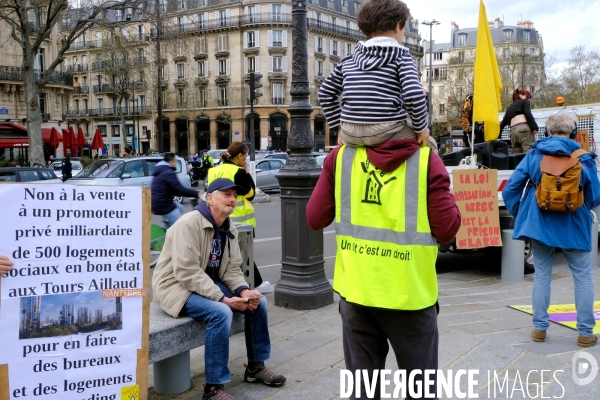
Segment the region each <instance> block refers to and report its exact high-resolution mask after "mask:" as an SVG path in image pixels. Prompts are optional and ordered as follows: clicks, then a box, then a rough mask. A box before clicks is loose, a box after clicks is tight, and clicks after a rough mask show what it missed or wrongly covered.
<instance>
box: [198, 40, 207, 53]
mask: <svg viewBox="0 0 600 400" xmlns="http://www.w3.org/2000/svg"><path fill="white" fill-rule="evenodd" d="M196 54H206V38H205V37H202V38H197V39H196Z"/></svg>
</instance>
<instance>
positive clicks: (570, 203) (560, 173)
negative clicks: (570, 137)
mask: <svg viewBox="0 0 600 400" xmlns="http://www.w3.org/2000/svg"><path fill="white" fill-rule="evenodd" d="M584 154H587V151H585V150H583V149H578V150H575V151H574V152H573V153H571V157H554V156H543V157H542V161H541V162H540V170H541V172H542V180H541V182H540V183H538V184H537V186H536V191H535V198H536V199H537V203H538V206H539V207H540V209H541V210H543V211H558V212H574V211H577V209H578V208H579V207H581V205H582V204H583V188H582V187H581V185H580V182H581V168H582V167H581V162H580V161H579V157H580V156H582V155H584Z"/></svg>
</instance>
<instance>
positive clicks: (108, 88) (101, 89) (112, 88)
mask: <svg viewBox="0 0 600 400" xmlns="http://www.w3.org/2000/svg"><path fill="white" fill-rule="evenodd" d="M93 88H94V93H114V92H118V91H120V90H121V88H119V87H117V85H113V84H112V83H103V84H101V85H94V86H93Z"/></svg>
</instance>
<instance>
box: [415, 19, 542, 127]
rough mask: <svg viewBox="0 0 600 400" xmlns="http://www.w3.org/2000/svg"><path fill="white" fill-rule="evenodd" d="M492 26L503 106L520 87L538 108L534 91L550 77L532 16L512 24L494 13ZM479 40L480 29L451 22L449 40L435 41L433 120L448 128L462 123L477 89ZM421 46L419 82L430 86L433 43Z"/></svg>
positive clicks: (537, 91)
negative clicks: (465, 102) (475, 69)
mask: <svg viewBox="0 0 600 400" xmlns="http://www.w3.org/2000/svg"><path fill="white" fill-rule="evenodd" d="M489 26H490V33H491V36H492V41H493V43H494V49H495V51H496V59H497V61H498V69H499V72H500V76H501V78H502V86H503V88H504V90H503V92H502V93H501V95H500V99H501V101H502V109H503V110H506V108H507V107H508V106H509V105H510V104H511V103H512V93H513V91H514V90H515V89H517V88H521V87H522V88H525V89H527V90H529V92H530V93H531V94H532V96H533V98H532V106H533V107H535V96H536V93H539V91H540V90H541V89H542V87H543V85H544V83H545V81H546V75H545V68H544V44H543V41H542V36H541V34H540V33H539V31H538V30H537V29H535V28H534V24H533V22H531V21H519V22H518V23H517V24H516V25H515V26H508V25H504V23H503V21H502V20H501V19H500V18H496V19H495V20H494V21H491V22H490V25H489ZM476 44H477V28H462V29H461V28H459V26H458V25H457V24H456V23H454V22H452V23H451V31H450V42H444V43H441V42H440V43H436V41H434V42H433V46H431V60H432V62H431V71H432V74H431V76H432V78H433V79H432V94H433V95H432V107H433V122H441V123H445V124H446V125H447V129H449V130H450V129H452V127H459V126H460V123H459V121H458V120H459V118H460V110H461V106H462V103H463V100H464V99H465V97H466V96H467V94H469V93H472V91H473V65H474V62H475V46H476ZM423 45H424V48H425V56H424V58H423V63H422V64H421V65H422V68H421V82H422V84H423V87H424V88H425V90H428V86H429V76H430V75H429V70H430V63H429V60H430V54H429V50H430V44H429V42H428V41H423Z"/></svg>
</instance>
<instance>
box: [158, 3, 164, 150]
mask: <svg viewBox="0 0 600 400" xmlns="http://www.w3.org/2000/svg"><path fill="white" fill-rule="evenodd" d="M165 3H166V2H165ZM162 4H163V1H157V2H156V66H157V78H156V82H157V87H156V90H157V95H156V113H157V114H158V115H157V119H158V123H157V124H156V125H157V128H158V129H157V130H156V132H157V133H158V151H159V152H161V153H162V152H163V151H164V148H163V120H162V112H163V99H162V82H161V78H162V76H161V74H162V69H163V64H162V55H161V54H160V30H161V28H162V23H161V20H160V8H161V6H162Z"/></svg>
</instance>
